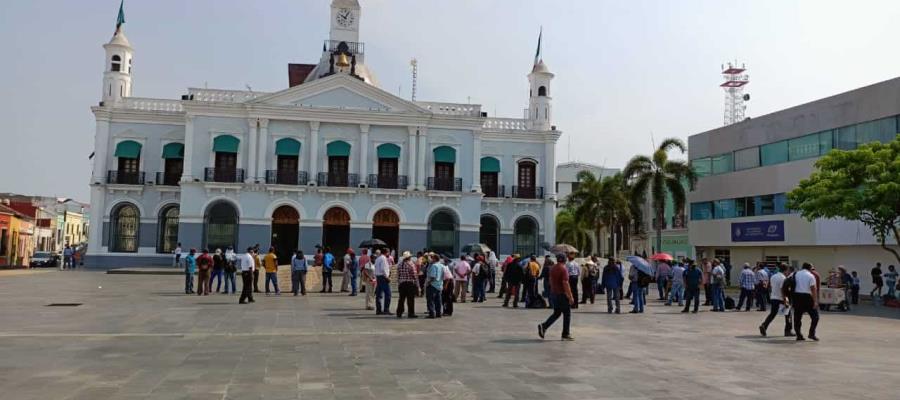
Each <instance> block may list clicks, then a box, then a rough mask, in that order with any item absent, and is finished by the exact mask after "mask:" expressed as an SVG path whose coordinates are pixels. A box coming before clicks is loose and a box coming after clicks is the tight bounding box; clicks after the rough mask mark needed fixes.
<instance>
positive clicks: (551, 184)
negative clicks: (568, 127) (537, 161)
mask: <svg viewBox="0 0 900 400" xmlns="http://www.w3.org/2000/svg"><path fill="white" fill-rule="evenodd" d="M544 178H546V179H544V198H546V199H551V200H555V199H556V142H555V141H554V140H552V139H551V140H548V141H547V143H545V144H544Z"/></svg>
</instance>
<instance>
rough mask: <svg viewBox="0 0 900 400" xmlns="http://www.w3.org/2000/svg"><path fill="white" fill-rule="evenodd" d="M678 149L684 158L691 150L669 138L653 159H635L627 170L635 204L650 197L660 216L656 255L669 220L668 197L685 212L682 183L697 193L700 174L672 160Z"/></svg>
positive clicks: (653, 207) (655, 226) (653, 155)
mask: <svg viewBox="0 0 900 400" xmlns="http://www.w3.org/2000/svg"><path fill="white" fill-rule="evenodd" d="M672 149H677V150H678V151H680V152H681V153H682V154H684V153H685V152H687V146H685V144H684V142H683V141H681V139H676V138H669V139H666V140H663V142H662V143H660V144H659V147H658V148H657V149H656V151H654V152H653V154H652V155H651V156H650V157H647V156H641V155H638V156H634V157H632V158H631V160H630V161H628V165H626V166H625V171H624V172H623V174H624V175H625V179H627V180H628V182H629V183H630V185H631V187H632V188H633V190H632V193H631V195H632V202H635V201H640V200H642V199H644V198H646V197H645V196H646V195H648V194H649V196H650V200H651V207H652V212H653V215H655V216H656V224H654V228H655V229H656V251H657V252H658V251H661V250H660V249H661V248H662V224H663V222H664V221H663V220H664V218H665V209H666V194H667V193H668V194H670V195H671V196H672V202H673V203H675V204H674V205H675V209H676V210H684V204H685V202H686V201H687V200H686V197H685V192H684V186H682V182H687V184H688V187H690V189H691V190H694V185H695V184H696V183H697V174H696V173H695V172H694V170H693V169H692V168H691V166H690V164H688V162H687V161H682V160H669V151H670V150H672Z"/></svg>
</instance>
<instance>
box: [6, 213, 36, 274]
mask: <svg viewBox="0 0 900 400" xmlns="http://www.w3.org/2000/svg"><path fill="white" fill-rule="evenodd" d="M33 236H34V218H31V217H28V216H27V215H25V214H22V213H20V212H18V211H16V210H13V209H12V208H9V207H7V206H6V205H3V204H0V266H27V265H29V264H30V262H31V254H32V253H33V252H34V238H33Z"/></svg>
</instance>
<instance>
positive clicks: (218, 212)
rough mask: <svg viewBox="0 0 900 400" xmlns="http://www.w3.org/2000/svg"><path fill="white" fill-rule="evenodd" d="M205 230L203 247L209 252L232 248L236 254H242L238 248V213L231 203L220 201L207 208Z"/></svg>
mask: <svg viewBox="0 0 900 400" xmlns="http://www.w3.org/2000/svg"><path fill="white" fill-rule="evenodd" d="M203 229H204V232H205V234H204V235H203V236H204V238H203V239H204V240H203V247H205V248H207V249H209V251H211V252H212V251H216V249H222V251H225V249H227V248H228V246H231V247H232V248H234V251H235V252H240V251H239V249H238V247H237V238H238V212H237V209H236V208H235V207H234V206H233V205H232V204H231V203H228V202H225V201H220V202H218V203H215V204H213V205H212V206H210V207H209V208H207V209H206V215H205V216H204V224H203Z"/></svg>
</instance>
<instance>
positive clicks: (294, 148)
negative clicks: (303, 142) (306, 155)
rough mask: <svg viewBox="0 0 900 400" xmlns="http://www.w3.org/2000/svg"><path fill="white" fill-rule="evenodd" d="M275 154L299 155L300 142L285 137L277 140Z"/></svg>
mask: <svg viewBox="0 0 900 400" xmlns="http://www.w3.org/2000/svg"><path fill="white" fill-rule="evenodd" d="M275 155H278V156H295V157H296V156H299V155H300V142H298V141H296V140H294V139H291V138H285V139H281V140H279V141H277V142H275Z"/></svg>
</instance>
